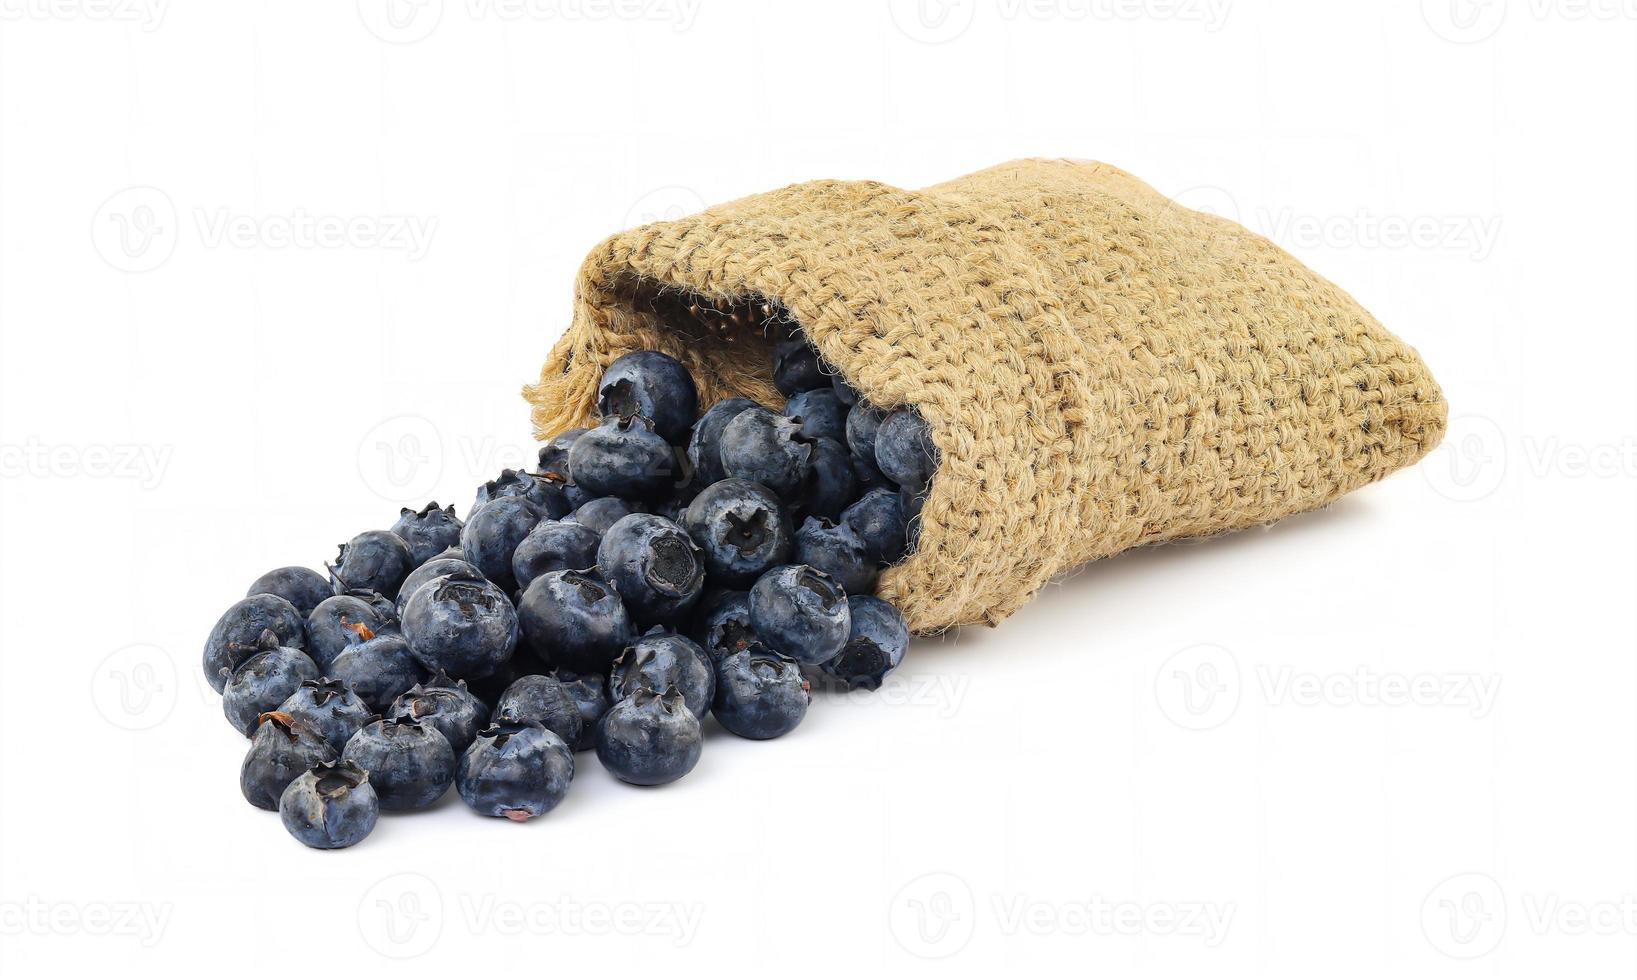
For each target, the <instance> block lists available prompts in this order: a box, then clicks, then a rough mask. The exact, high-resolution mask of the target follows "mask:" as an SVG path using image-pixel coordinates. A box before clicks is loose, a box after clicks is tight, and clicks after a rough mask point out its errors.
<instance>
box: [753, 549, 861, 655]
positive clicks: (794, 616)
mask: <svg viewBox="0 0 1637 980" xmlns="http://www.w3.org/2000/svg"><path fill="white" fill-rule="evenodd" d="M850 623H851V620H850V619H849V617H848V614H847V596H846V594H845V593H843V592H842V590H841V586H839V585H837V584H836V580H835V579H833V578H831V577H830V576H828V575H826V574H824V573H823V572H821V571H819V570H818V569H816V568H811V567H809V566H807V565H784V566H781V567H779V568H775V569H773V570H772V571H770V572H768V573H767V574H765V575H763V576H762V577H761V578H759V579H757V580H756V584H755V585H754V586H752V587H751V590H750V625H751V626H752V627H754V628H755V630H756V636H757V637H758V638H759V639H760V640H761V641H762V642H763V643H765V644H767V645H768V646H769V647H771V648H772V649H773V650H774V651H775V652H777V653H781V654H783V655H784V656H786V657H789V658H790V659H792V660H799V661H801V662H802V663H804V664H821V663H823V662H824V661H826V660H829V659H830V658H831V657H834V656H835V655H836V654H838V653H840V652H841V648H842V646H843V645H844V644H845V643H846V642H847V630H848V627H849V625H850Z"/></svg>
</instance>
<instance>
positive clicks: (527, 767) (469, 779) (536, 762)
mask: <svg viewBox="0 0 1637 980" xmlns="http://www.w3.org/2000/svg"><path fill="white" fill-rule="evenodd" d="M573 779H574V752H573V750H571V749H570V748H569V747H568V746H567V745H566V744H564V742H563V740H562V739H560V738H558V737H557V735H556V734H555V733H553V732H551V731H549V730H547V729H546V727H545V726H544V725H541V724H539V723H537V722H530V723H526V724H516V723H511V722H504V723H500V724H496V725H493V726H491V727H489V728H486V729H484V730H483V731H482V732H480V733H478V737H477V739H476V740H475V741H474V742H472V744H471V745H470V746H469V747H468V748H467V749H466V751H465V753H463V754H462V755H461V757H460V764H459V766H458V767H457V768H456V770H455V788H456V789H457V790H459V791H460V796H461V799H463V800H465V801H466V805H467V806H469V807H471V808H472V809H473V810H474V811H476V812H477V813H480V814H482V815H483V816H486V817H505V818H507V819H508V820H513V821H516V822H518V823H521V822H523V821H525V820H531V819H533V818H534V817H538V816H540V815H541V814H543V813H546V812H548V811H550V810H551V809H553V808H554V807H556V806H557V804H559V803H561V802H562V801H563V797H564V796H566V795H568V788H569V784H570V783H571V782H572V781H573Z"/></svg>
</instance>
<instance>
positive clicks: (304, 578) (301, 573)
mask: <svg viewBox="0 0 1637 980" xmlns="http://www.w3.org/2000/svg"><path fill="white" fill-rule="evenodd" d="M262 593H266V594H268V595H276V596H278V597H279V598H281V599H283V600H285V601H286V602H288V603H290V605H292V606H295V607H296V612H298V613H300V614H301V616H302V618H304V619H305V618H306V617H307V616H308V615H310V614H311V613H312V611H313V610H314V609H315V608H317V607H318V604H319V603H321V602H323V601H324V600H325V599H328V598H329V597H330V596H332V595H335V586H334V585H332V584H331V583H330V580H329V579H327V578H325V577H324V576H322V575H320V574H318V573H317V572H315V571H313V570H312V569H310V568H303V567H301V566H300V565H286V566H284V567H283V568H275V569H273V570H272V571H270V572H268V573H267V574H266V575H263V576H262V577H261V578H258V579H256V580H255V581H254V582H252V583H250V588H249V590H247V591H246V592H245V595H246V596H253V595H260V594H262Z"/></svg>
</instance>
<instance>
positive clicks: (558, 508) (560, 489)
mask: <svg viewBox="0 0 1637 980" xmlns="http://www.w3.org/2000/svg"><path fill="white" fill-rule="evenodd" d="M502 497H522V498H523V499H525V500H527V501H529V502H530V503H532V504H534V506H535V507H536V508H538V509H539V511H540V514H541V516H542V517H549V518H551V519H553V520H556V519H557V518H559V517H562V516H563V515H564V514H566V513H568V512H569V511H570V510H572V509H573V508H572V507H571V506H570V505H569V502H568V491H567V490H566V489H565V488H564V484H563V481H561V480H552V479H548V478H547V477H545V476H536V475H535V474H533V473H523V472H520V471H518V470H502V471H501V472H500V476H498V477H496V478H495V479H493V480H490V481H489V482H488V483H485V484H484V485H483V486H481V487H478V488H477V499H476V500H474V501H473V502H472V509H473V510H476V509H477V508H479V507H481V506H483V505H484V504H486V503H488V502H489V501H491V500H499V499H500V498H502Z"/></svg>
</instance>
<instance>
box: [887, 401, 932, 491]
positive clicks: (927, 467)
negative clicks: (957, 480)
mask: <svg viewBox="0 0 1637 980" xmlns="http://www.w3.org/2000/svg"><path fill="white" fill-rule="evenodd" d="M875 465H877V466H879V467H881V472H882V473H885V474H886V476H887V479H889V480H891V481H892V482H894V483H896V484H898V486H899V487H900V488H901V489H904V490H910V491H922V490H925V489H926V488H927V486H928V485H929V484H930V483H931V482H932V474H933V472H934V471H935V470H937V468H938V447H937V446H934V445H933V444H932V432H931V430H930V429H928V428H927V424H926V420H925V419H923V418H921V415H920V413H919V412H917V411H915V409H913V408H900V409H899V410H898V411H896V412H893V413H892V414H891V415H889V416H887V417H886V419H884V420H883V421H882V422H881V428H880V429H878V430H877V431H876V435H875Z"/></svg>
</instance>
